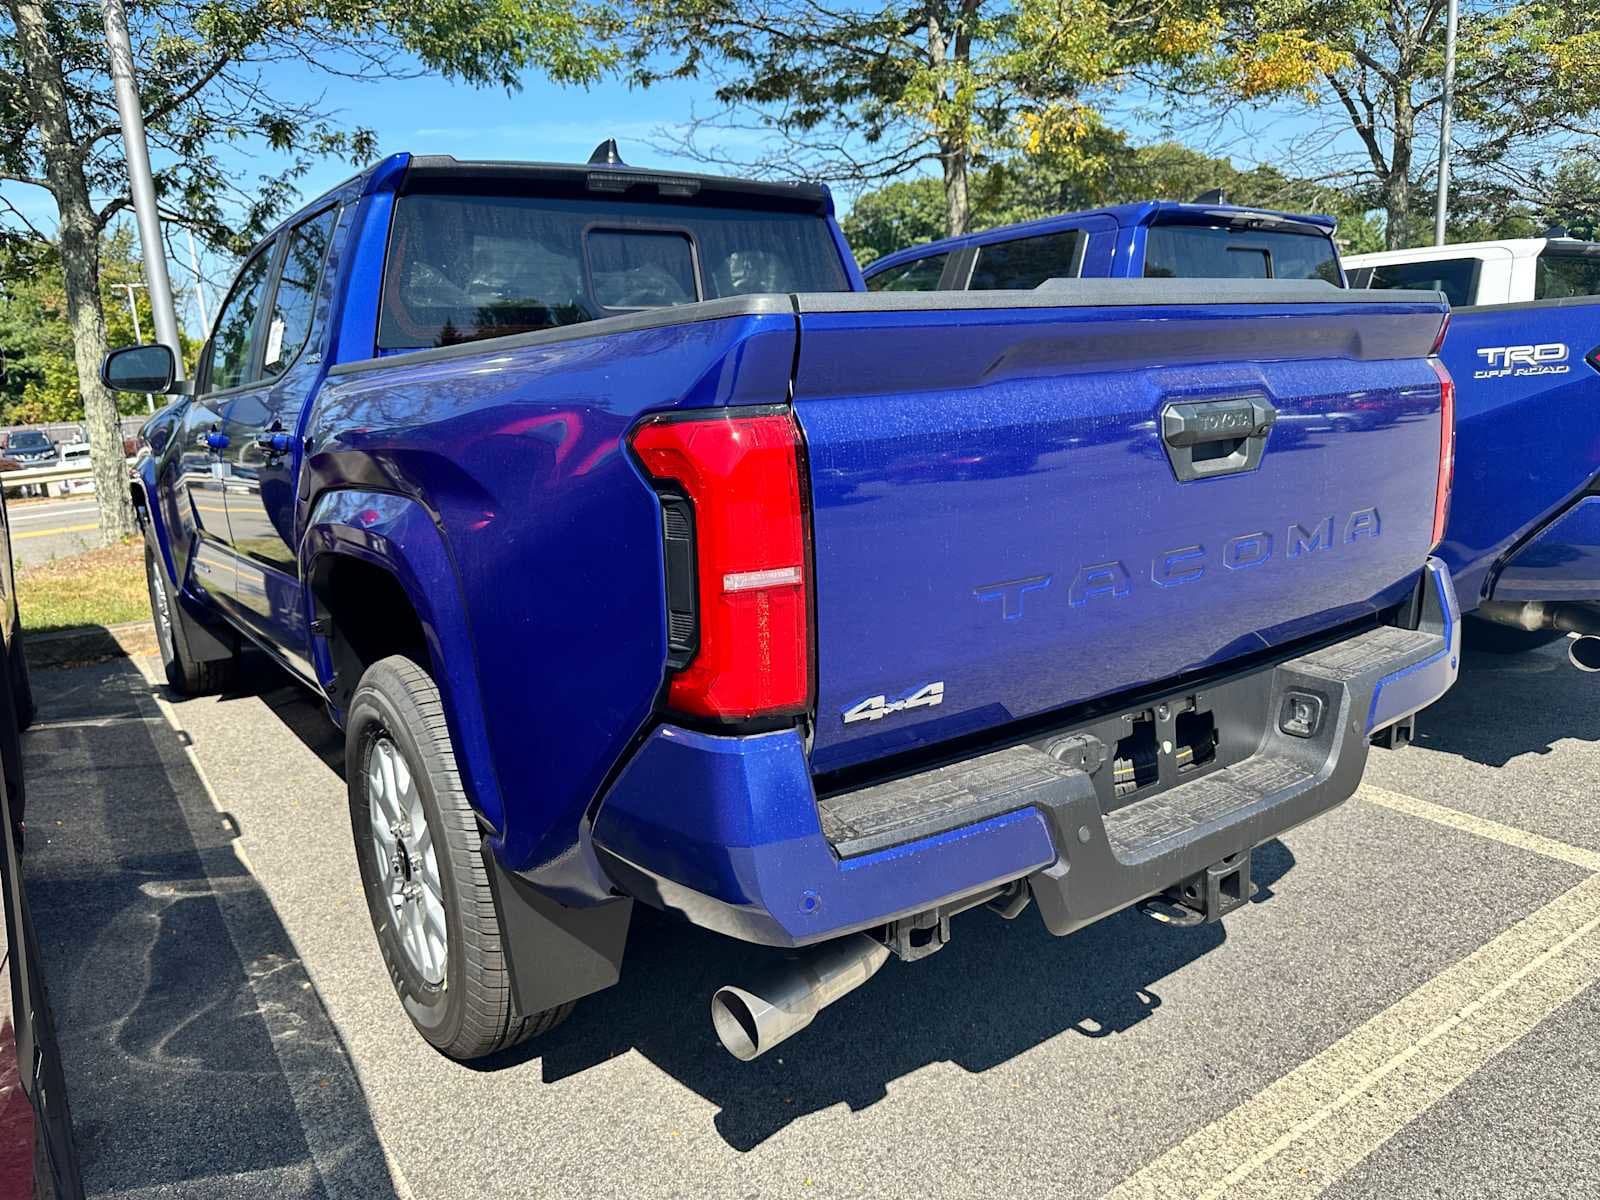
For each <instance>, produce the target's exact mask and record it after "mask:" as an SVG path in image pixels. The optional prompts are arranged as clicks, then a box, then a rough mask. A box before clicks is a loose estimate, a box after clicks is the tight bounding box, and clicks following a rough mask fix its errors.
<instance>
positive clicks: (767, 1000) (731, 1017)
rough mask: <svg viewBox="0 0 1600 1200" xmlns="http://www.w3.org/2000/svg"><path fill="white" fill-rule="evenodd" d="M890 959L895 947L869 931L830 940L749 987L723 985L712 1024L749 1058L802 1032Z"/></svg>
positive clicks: (737, 1053) (726, 1043)
mask: <svg viewBox="0 0 1600 1200" xmlns="http://www.w3.org/2000/svg"><path fill="white" fill-rule="evenodd" d="M888 961H889V948H888V947H887V946H885V945H884V944H883V943H882V942H878V941H874V940H873V939H872V938H870V937H868V936H867V935H866V934H864V933H858V934H854V935H852V936H851V937H847V938H839V939H838V940H836V941H832V942H824V943H822V945H820V946H815V947H813V948H811V949H810V950H806V951H804V952H803V953H802V954H801V955H800V957H799V958H796V959H791V960H789V961H787V962H784V963H782V964H781V965H779V966H778V967H777V968H776V969H774V970H773V971H772V972H770V973H769V974H768V975H766V976H765V977H764V978H763V979H761V980H760V981H758V982H757V983H756V984H753V985H752V986H751V987H749V988H741V987H733V986H731V985H730V986H727V987H720V988H718V989H717V991H716V994H715V995H713V996H712V997H711V1024H712V1026H713V1027H714V1028H715V1029H716V1031H717V1037H718V1038H719V1039H720V1040H721V1042H722V1045H723V1047H724V1049H726V1050H727V1051H728V1053H729V1054H731V1055H733V1056H734V1057H735V1058H737V1059H739V1060H740V1061H741V1062H749V1061H750V1060H751V1059H752V1058H757V1057H759V1056H760V1055H762V1054H765V1053H766V1052H767V1051H768V1050H770V1049H772V1048H773V1047H774V1046H776V1045H777V1044H778V1043H779V1042H782V1041H785V1040H787V1039H788V1038H792V1037H793V1036H794V1035H795V1034H797V1033H799V1032H800V1031H801V1030H802V1029H804V1028H805V1027H806V1026H807V1025H809V1024H811V1021H812V1018H813V1017H815V1016H816V1015H817V1014H818V1013H819V1012H821V1011H822V1010H823V1009H825V1008H827V1007H828V1005H830V1004H832V1003H833V1002H834V1001H835V1000H838V999H840V998H842V997H844V996H848V995H849V994H850V993H851V992H853V991H855V990H856V989H857V988H858V987H860V986H861V985H862V984H863V983H865V982H866V981H867V980H869V979H871V978H872V977H873V976H874V975H876V974H877V973H878V968H880V967H882V966H883V964H884V963H886V962H888Z"/></svg>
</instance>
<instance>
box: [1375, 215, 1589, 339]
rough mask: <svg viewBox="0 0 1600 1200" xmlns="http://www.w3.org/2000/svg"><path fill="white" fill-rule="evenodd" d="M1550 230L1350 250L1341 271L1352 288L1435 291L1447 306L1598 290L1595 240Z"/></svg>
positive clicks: (1513, 301)
mask: <svg viewBox="0 0 1600 1200" xmlns="http://www.w3.org/2000/svg"><path fill="white" fill-rule="evenodd" d="M1551 233H1552V234H1558V233H1559V234H1560V236H1549V237H1537V238H1505V239H1502V240H1500V241H1495V242H1460V243H1457V244H1456V245H1453V246H1422V247H1419V248H1417V249H1415V250H1382V251H1379V252H1378V253H1376V254H1352V255H1348V256H1346V258H1345V260H1344V270H1345V276H1346V278H1347V279H1349V281H1350V286H1351V287H1353V288H1425V289H1432V290H1434V291H1440V292H1443V293H1444V294H1445V296H1446V297H1447V298H1448V299H1449V301H1450V307H1451V308H1467V307H1475V306H1478V305H1484V304H1520V303H1525V302H1527V301H1530V300H1566V299H1570V298H1572V297H1575V296H1594V295H1597V294H1600V242H1582V241H1578V240H1577V239H1576V238H1570V237H1567V236H1566V235H1565V231H1559V230H1552V231H1551ZM1585 349H1587V347H1585Z"/></svg>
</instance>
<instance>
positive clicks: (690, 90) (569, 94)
mask: <svg viewBox="0 0 1600 1200" xmlns="http://www.w3.org/2000/svg"><path fill="white" fill-rule="evenodd" d="M265 82H266V83H267V85H268V86H269V87H271V88H274V89H278V88H281V89H284V90H285V91H286V92H287V93H288V94H290V95H294V96H305V97H308V98H310V97H315V96H317V95H319V94H320V95H321V96H322V106H323V107H324V108H326V109H329V110H332V111H334V112H335V113H336V114H337V117H338V120H339V121H340V123H342V124H344V125H346V126H350V127H355V126H365V127H367V128H371V129H373V130H374V131H375V132H376V133H377V135H378V144H379V147H380V150H381V152H382V153H383V154H390V153H393V152H395V151H400V150H407V151H410V152H412V153H414V154H454V155H456V156H457V157H459V158H490V159H493V158H500V159H543V160H555V161H582V160H583V159H585V158H587V157H588V155H589V152H590V151H591V150H592V149H593V148H594V147H595V145H596V144H597V143H598V142H600V141H601V140H602V139H604V138H607V137H614V138H616V139H617V141H618V143H619V145H620V147H621V150H622V155H623V158H624V159H625V160H626V161H627V162H630V163H633V164H635V165H641V166H672V165H677V166H680V167H682V166H686V165H698V164H691V163H689V162H688V161H687V160H685V159H684V158H681V157H675V156H674V155H673V154H672V153H671V152H670V149H668V148H666V147H665V146H663V144H662V143H663V142H664V141H665V140H670V133H671V131H672V130H673V129H681V128H682V127H683V125H684V124H685V123H686V122H688V121H689V120H690V119H691V118H692V117H693V116H695V115H696V114H697V113H698V114H699V115H702V116H704V115H708V114H709V113H711V112H713V111H714V110H715V107H716V106H715V102H714V99H713V98H712V96H711V89H710V88H709V86H708V85H706V84H704V83H699V82H696V81H692V80H685V81H673V82H669V83H665V84H661V85H658V86H656V87H653V88H651V89H649V90H648V91H635V90H630V89H629V88H627V87H626V86H624V85H623V84H621V83H617V82H613V81H607V82H605V83H602V84H600V85H598V86H596V87H594V88H591V89H587V90H586V89H580V88H565V87H559V86H556V85H553V84H551V83H548V82H546V81H545V80H543V79H542V78H538V77H530V78H529V79H528V80H527V81H526V83H525V85H524V87H523V90H521V91H520V92H516V93H513V94H510V95H507V94H506V93H505V92H503V91H501V90H499V89H493V88H491V89H478V88H472V87H469V86H466V85H463V84H459V83H451V82H449V81H447V80H444V79H440V78H437V77H432V76H422V77H419V78H416V79H408V80H400V81H396V80H374V81H372V82H363V81H361V80H355V79H346V78H343V77H338V76H328V75H314V74H312V73H310V72H308V71H307V70H306V68H305V67H303V66H293V67H291V66H289V65H287V64H281V65H274V66H272V67H270V68H268V70H267V71H266V72H265ZM1118 118H1119V120H1118V122H1117V123H1119V124H1121V125H1122V126H1123V127H1124V128H1127V129H1129V131H1130V132H1131V133H1133V135H1134V136H1135V138H1136V139H1137V140H1153V139H1155V138H1157V137H1159V136H1161V134H1162V132H1163V131H1162V130H1160V129H1159V128H1157V127H1155V126H1154V125H1152V124H1151V123H1150V122H1149V120H1148V119H1147V118H1143V117H1141V115H1140V114H1138V112H1137V111H1136V109H1135V107H1134V106H1133V104H1132V103H1129V104H1128V105H1127V107H1126V109H1125V111H1124V112H1122V113H1120V114H1118ZM1250 124H1251V133H1250V134H1249V135H1246V134H1244V133H1243V132H1242V131H1241V130H1240V129H1237V128H1231V129H1225V130H1222V131H1220V132H1219V133H1218V134H1217V135H1216V136H1215V137H1214V138H1213V139H1212V140H1211V143H1210V144H1209V145H1208V146H1206V147H1205V148H1207V149H1209V150H1211V151H1212V152H1214V153H1216V152H1220V153H1226V152H1228V151H1230V150H1232V151H1234V157H1235V158H1236V160H1237V161H1238V162H1239V165H1241V166H1247V165H1252V161H1260V160H1261V159H1262V158H1263V157H1266V156H1269V155H1270V149H1271V145H1272V143H1273V142H1274V141H1276V140H1279V139H1285V138H1288V137H1290V136H1292V135H1296V134H1300V133H1304V132H1305V130H1306V123H1305V119H1304V118H1303V117H1299V116H1297V115H1291V114H1288V113H1282V112H1280V113H1265V114H1257V115H1256V116H1255V117H1254V118H1253V119H1252V120H1251V122H1250ZM1261 130H1267V131H1268V132H1269V133H1270V135H1271V136H1270V137H1268V138H1267V139H1266V140H1265V141H1263V140H1262V138H1261V137H1259V136H1257V134H1259V132H1260V131H1261ZM664 132H665V133H666V134H667V135H668V136H667V138H663V136H662V134H663V133H664ZM1189 140H1191V141H1193V138H1191V139H1189ZM717 141H718V143H719V145H720V146H722V147H723V148H724V149H726V150H728V151H729V152H731V153H733V154H736V155H737V154H741V153H745V152H748V156H749V157H750V158H754V157H756V156H757V155H758V154H759V151H760V148H761V147H760V142H759V139H758V138H757V137H756V136H755V135H753V134H743V135H737V136H732V135H719V137H718V138H717ZM652 142H654V143H655V144H652ZM1269 160H1270V159H1269ZM159 165H160V163H159V160H158V162H157V166H158V167H159ZM281 165H282V164H281V163H278V162H276V161H274V160H273V159H272V158H270V157H264V156H261V155H260V154H259V152H257V153H254V154H253V153H251V152H250V151H248V150H245V149H241V150H240V151H238V156H237V169H236V171H235V175H236V177H237V178H238V179H239V181H240V185H241V186H242V187H245V188H248V187H249V186H250V182H249V181H251V180H252V179H253V178H254V177H256V176H258V175H262V174H267V173H271V172H273V171H274V170H276V169H277V168H279V167H281ZM354 169H355V168H354V167H352V165H351V164H349V163H348V162H341V161H332V160H329V161H324V162H321V163H319V164H317V165H316V166H315V167H314V168H313V169H312V171H311V172H310V173H309V174H308V175H307V176H305V177H304V178H303V179H301V180H300V181H299V189H300V191H301V193H302V197H303V198H307V199H308V198H310V197H312V196H315V195H316V194H318V193H319V192H321V191H323V190H325V189H326V188H328V187H330V186H332V185H333V184H335V183H338V182H339V181H340V180H342V179H345V178H347V177H348V176H349V175H351V174H352V173H353V171H354ZM699 169H708V168H704V167H700V168H699ZM0 188H3V191H4V194H5V196H6V198H7V199H8V200H10V201H11V202H12V203H14V204H16V205H17V207H18V208H19V209H21V210H22V211H23V212H24V213H25V214H26V215H27V216H28V218H29V219H30V220H31V221H33V222H35V223H36V224H38V225H39V226H41V227H43V228H50V227H52V226H53V225H54V223H55V218H54V205H53V202H52V201H51V199H50V197H49V196H47V195H46V194H44V193H43V192H42V191H39V190H37V189H29V188H25V187H19V186H17V185H13V184H4V185H0ZM840 202H841V207H847V206H848V203H849V197H848V195H841V196H840ZM179 248H180V261H178V262H174V263H173V264H172V265H171V270H172V272H173V279H174V282H175V283H177V284H179V285H180V286H184V285H188V284H189V283H190V282H191V281H192V279H193V275H192V273H191V272H190V270H189V267H188V262H187V258H186V257H184V256H183V255H182V254H181V251H182V249H183V245H182V243H181V242H180V243H179ZM232 267H233V264H232V263H231V262H228V261H225V260H223V259H220V258H218V257H217V256H211V255H207V256H205V258H204V261H203V263H202V274H203V275H204V276H205V277H206V278H207V281H208V284H209V287H210V290H211V294H210V296H209V299H210V302H211V307H212V310H213V311H214V309H215V304H216V302H217V300H218V299H220V296H219V295H217V294H216V293H218V292H220V290H221V289H222V288H225V287H226V285H227V281H228V277H229V275H230V274H231V270H232ZM186 307H187V309H188V311H187V312H186V313H185V314H182V319H184V320H185V321H186V322H187V323H188V324H189V325H190V327H191V329H193V330H195V331H198V330H199V326H200V322H199V318H198V313H197V311H196V309H195V306H194V305H193V304H192V303H191V304H189V305H187V306H186Z"/></svg>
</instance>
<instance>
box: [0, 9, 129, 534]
mask: <svg viewBox="0 0 1600 1200" xmlns="http://www.w3.org/2000/svg"><path fill="white" fill-rule="evenodd" d="M10 7H11V17H12V21H13V23H14V24H15V26H16V30H17V43H18V45H19V47H20V48H21V51H22V60H23V63H24V65H25V67H26V71H27V76H28V80H29V82H30V84H31V86H30V87H29V88H28V89H27V96H28V101H29V105H30V107H31V108H32V110H33V119H34V122H35V123H36V124H37V125H38V127H39V133H40V135H41V139H40V140H41V142H42V143H43V148H44V158H45V178H46V179H47V180H48V181H49V183H50V191H51V193H52V194H53V195H54V196H55V200H56V210H57V212H58V213H59V225H58V228H57V235H56V236H57V246H58V248H59V251H60V254H61V273H62V276H63V281H64V283H65V285H66V296H67V324H68V325H69V326H70V327H71V329H72V348H73V356H74V358H75V360H76V362H77V367H78V390H79V392H80V393H81V394H82V396H83V414H84V424H85V426H87V429H88V434H89V453H90V461H91V462H92V463H93V470H94V491H95V502H96V504H97V505H98V506H99V509H100V534H101V536H102V537H103V538H104V539H105V540H106V541H108V542H109V541H115V540H118V539H121V538H125V537H128V536H130V535H131V534H133V533H134V532H135V527H134V523H133V509H132V506H131V505H130V504H129V501H128V472H127V468H126V467H125V466H124V465H123V453H122V430H121V426H120V425H119V424H118V421H117V402H116V397H115V396H114V395H113V394H112V393H111V391H110V390H109V389H108V388H106V387H105V385H104V384H102V383H101V382H100V360H101V359H102V358H104V357H105V353H106V318H105V311H104V310H103V309H102V308H101V306H100V226H99V222H98V221H97V220H96V217H95V211H94V205H93V204H92V203H91V202H90V200H89V182H88V180H87V179H86V178H85V177H84V173H83V160H84V152H83V151H81V150H80V149H79V148H78V147H77V146H76V145H75V143H74V138H73V136H72V119H71V115H70V113H69V112H68V109H67V98H66V96H67V93H66V82H65V80H64V79H63V78H62V75H61V60H60V57H59V56H58V55H57V54H56V52H55V50H54V49H53V48H52V47H51V45H50V31H49V26H48V24H47V22H46V18H45V11H44V7H43V5H42V3H41V0H10Z"/></svg>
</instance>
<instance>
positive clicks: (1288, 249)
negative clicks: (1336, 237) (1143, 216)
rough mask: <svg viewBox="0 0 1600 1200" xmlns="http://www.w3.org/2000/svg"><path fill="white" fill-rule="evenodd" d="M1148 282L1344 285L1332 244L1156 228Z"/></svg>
mask: <svg viewBox="0 0 1600 1200" xmlns="http://www.w3.org/2000/svg"><path fill="white" fill-rule="evenodd" d="M1144 245H1145V249H1144V273H1145V277H1146V278H1147V279H1324V280H1327V281H1328V282H1329V283H1333V284H1340V285H1342V284H1343V280H1342V279H1341V278H1340V275H1339V256H1338V254H1337V252H1336V251H1335V250H1334V248H1333V239H1332V238H1330V237H1326V236H1324V235H1323V234H1320V233H1298V232H1294V231H1292V230H1282V229H1246V228H1238V227H1234V226H1231V225H1152V226H1151V227H1150V229H1149V230H1148V231H1147V232H1146V234H1145V244H1144Z"/></svg>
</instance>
